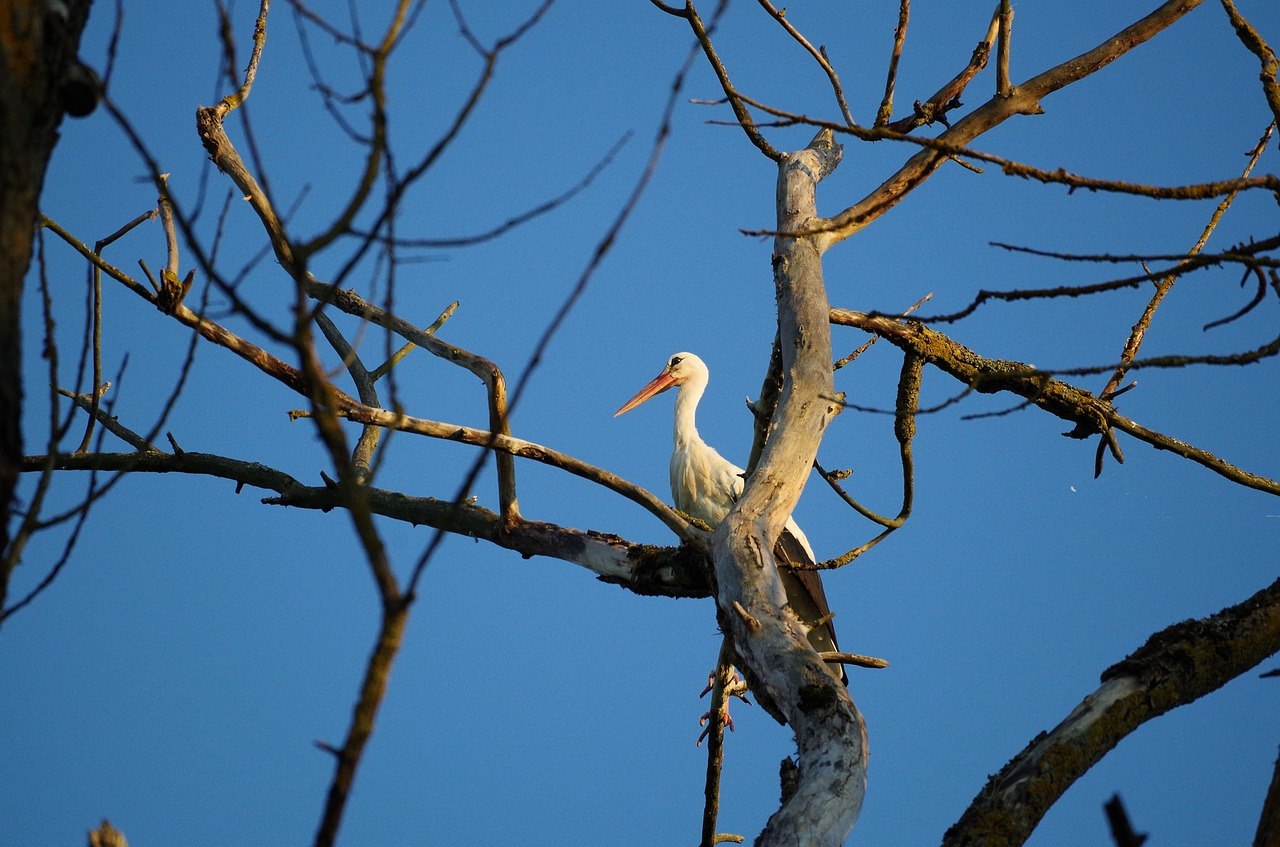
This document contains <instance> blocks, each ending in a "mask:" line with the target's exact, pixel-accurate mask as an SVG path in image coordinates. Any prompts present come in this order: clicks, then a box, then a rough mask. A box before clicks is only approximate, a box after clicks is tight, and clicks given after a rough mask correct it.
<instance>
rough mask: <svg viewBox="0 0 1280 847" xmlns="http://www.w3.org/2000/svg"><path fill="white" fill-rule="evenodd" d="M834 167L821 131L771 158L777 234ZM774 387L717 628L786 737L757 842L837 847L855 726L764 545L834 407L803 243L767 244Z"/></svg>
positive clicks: (863, 750) (860, 747)
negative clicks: (785, 790) (792, 752)
mask: <svg viewBox="0 0 1280 847" xmlns="http://www.w3.org/2000/svg"><path fill="white" fill-rule="evenodd" d="M839 161H840V147H839V146H838V145H836V144H834V143H833V141H832V135H831V133H830V132H829V131H828V130H823V131H822V132H820V133H819V134H818V136H817V137H816V138H814V140H813V141H812V142H811V143H810V144H809V146H808V147H806V148H805V149H804V150H800V151H798V152H795V153H786V154H783V155H782V156H781V158H780V159H779V161H778V195H777V204H778V230H779V232H797V231H803V230H805V229H807V228H809V227H811V226H812V224H813V223H814V222H816V221H817V220H818V217H817V207H816V199H815V189H816V187H817V184H818V182H819V181H820V180H821V179H822V178H823V177H825V176H826V175H827V174H828V173H830V172H831V171H832V170H833V169H834V168H835V166H836V165H837V164H838V163H839ZM773 267H774V283H775V286H776V294H777V298H778V326H779V338H780V341H781V344H780V350H781V355H782V373H783V387H782V393H781V395H780V396H779V399H778V407H777V411H776V413H775V415H774V419H773V424H772V427H771V432H770V435H769V438H768V440H767V442H766V444H765V447H764V450H763V452H762V453H761V456H760V462H759V464H758V465H757V466H756V468H755V471H754V472H753V473H752V475H751V478H750V479H749V480H748V481H747V486H746V489H745V491H744V492H743V496H742V498H741V499H740V500H739V501H738V503H737V505H736V506H735V508H734V509H733V511H731V512H730V513H729V515H728V517H726V518H725V520H724V521H723V522H722V523H721V524H720V527H719V528H718V530H717V531H716V533H715V534H714V536H713V540H712V544H713V547H712V554H713V560H714V568H715V577H716V584H717V597H716V602H717V604H718V608H719V612H720V621H721V625H722V627H723V628H724V629H725V631H726V632H728V633H730V634H731V637H732V638H733V642H734V646H735V648H736V650H737V652H738V655H739V657H740V658H742V659H743V660H744V664H745V669H746V670H747V672H748V676H749V678H750V680H751V684H752V689H753V690H754V691H755V693H756V695H757V698H758V699H759V701H760V702H761V704H762V705H765V706H767V707H769V708H770V710H771V711H773V712H775V716H778V717H781V718H784V719H785V720H786V722H787V723H788V724H789V725H790V726H791V728H792V729H793V730H794V731H795V734H796V747H797V753H798V756H799V776H798V780H797V782H796V786H795V791H794V793H791V794H790V796H789V797H788V798H787V800H786V802H785V803H783V805H782V807H781V808H780V809H778V811H777V812H775V813H774V815H773V816H772V817H771V818H770V819H769V822H768V824H767V825H766V827H765V829H764V832H763V833H761V835H760V838H759V840H758V841H757V844H760V845H838V844H842V843H843V842H844V840H845V837H846V836H848V834H849V831H850V830H851V829H852V828H853V824H854V822H855V821H856V820H857V818H858V813H859V812H860V811H861V808H862V797H863V793H864V791H865V788H866V759H867V744H866V727H865V725H864V723H863V721H862V716H861V715H860V714H859V713H858V710H857V708H856V707H855V706H854V704H853V701H852V699H851V698H850V696H849V693H848V691H847V690H846V689H845V687H844V686H843V685H841V684H840V683H839V682H838V681H837V680H836V678H835V677H834V676H832V675H831V674H830V673H828V672H827V671H826V669H825V668H824V667H823V663H822V660H821V659H820V658H819V657H818V654H817V653H816V652H814V650H813V648H812V647H810V645H809V642H808V639H807V638H806V635H805V631H804V628H803V627H802V626H801V624H800V621H799V620H798V619H797V618H796V617H795V615H793V614H791V612H790V611H789V610H787V609H786V608H785V604H786V594H785V592H784V590H783V586H782V582H781V580H780V579H779V576H778V569H777V566H776V562H775V561H774V558H773V548H774V542H775V541H776V540H777V538H778V535H779V534H780V533H781V532H782V528H783V525H784V524H785V522H786V520H787V518H788V517H789V516H790V515H791V511H792V509H793V508H794V507H795V504H796V502H797V501H798V500H799V498H800V492H801V491H802V490H803V488H804V483H805V480H806V479H807V478H808V470H809V468H810V467H811V466H812V464H813V460H814V457H815V456H816V455H817V450H818V445H819V444H820V443H821V441H822V436H823V433H824V432H825V431H826V428H827V425H828V424H829V423H830V422H831V420H832V419H833V418H834V417H835V415H836V413H837V412H838V411H839V409H840V407H839V405H838V403H837V402H836V401H835V388H834V384H833V375H832V371H831V335H830V329H829V326H828V315H829V312H830V307H829V305H828V303H827V292H826V287H825V285H824V284H823V278H822V258H821V248H820V246H819V244H818V241H817V239H815V238H813V237H811V236H803V237H786V236H783V237H779V238H778V239H777V240H776V241H775V243H774V254H773Z"/></svg>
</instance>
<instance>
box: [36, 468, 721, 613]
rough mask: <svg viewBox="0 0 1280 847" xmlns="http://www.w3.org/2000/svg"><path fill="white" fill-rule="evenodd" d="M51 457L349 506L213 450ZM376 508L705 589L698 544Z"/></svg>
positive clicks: (630, 585) (428, 506) (397, 499)
mask: <svg viewBox="0 0 1280 847" xmlns="http://www.w3.org/2000/svg"><path fill="white" fill-rule="evenodd" d="M46 462H49V463H51V464H52V465H53V466H54V468H55V470H58V471H93V470H97V471H129V472H133V473H161V474H163V473H177V474H189V475H196V476H210V477H217V478H220V479H225V480H228V481H229V482H233V483H235V490H236V491H237V492H238V491H240V490H241V489H242V488H243V487H244V486H251V487H253V488H260V489H264V490H267V491H271V492H275V494H276V495H277V496H272V497H268V498H266V499H265V500H263V502H264V503H266V504H268V505H276V506H292V507H294V508H300V509H314V510H318V511H325V512H327V511H330V510H333V509H335V508H342V506H343V504H342V502H341V500H340V498H339V496H338V494H337V493H336V492H335V491H334V490H333V488H332V487H330V486H328V485H319V486H306V485H303V484H302V483H300V482H299V481H298V480H297V479H295V478H294V477H292V476H290V475H289V474H287V473H284V472H283V471H279V470H277V469H275V468H272V467H269V466H267V465H263V464H261V463H258V462H248V461H243V460H240V459H233V458H229V457H226V456H220V455H216V454H212V453H201V452H197V451H192V450H184V451H182V452H181V453H169V452H164V451H160V450H158V449H154V448H152V449H150V450H146V451H138V452H128V453H88V454H79V455H70V454H56V455H52V456H28V457H26V458H25V459H24V460H23V468H22V469H23V471H24V472H27V473H33V472H39V470H40V468H41V467H43V466H44V464H45V463H46ZM367 490H368V498H369V505H370V508H371V509H372V510H373V512H374V513H375V514H378V515H381V516H383V517H386V518H389V519H392V520H396V521H400V522H403V523H408V524H413V525H422V526H433V527H442V528H444V529H447V530H448V531H449V532H452V533H455V534H457V535H462V536H465V537H469V538H479V539H482V540H484V541H487V542H490V543H492V544H495V545H497V546H500V547H503V548H506V549H509V550H513V551H515V552H517V553H519V554H521V555H522V556H525V557H528V556H545V557H549V558H555V559H560V560H563V561H566V562H570V563H573V564H577V565H581V566H582V567H585V568H587V569H588V570H591V571H593V572H594V573H596V574H597V575H598V576H599V577H600V578H601V579H602V580H604V581H606V582H610V583H613V584H616V585H619V586H622V587H624V588H627V589H628V590H631V591H634V592H636V593H639V594H644V595H653V596H667V597H706V596H707V595H708V593H709V590H710V588H709V586H708V584H707V580H706V573H705V566H704V562H705V559H704V558H703V555H702V553H701V552H699V551H698V549H697V548H696V547H693V546H683V547H679V548H675V547H657V546H653V545H648V544H636V543H634V542H630V541H627V540H625V539H623V538H620V537H619V536H616V535H610V534H608V533H602V532H596V531H592V530H576V529H571V528H568V527H561V526H557V525H555V524H550V523H543V522H539V521H532V520H523V521H521V522H520V523H519V524H518V525H517V526H516V527H515V528H514V529H509V528H504V527H503V526H502V522H501V519H500V516H499V515H498V514H496V513H495V512H493V511H491V510H489V509H486V508H484V507H482V506H478V505H476V504H474V503H462V504H456V503H451V502H448V501H445V500H437V499H435V498H432V497H412V496H409V495H407V494H401V493H400V492H397V491H387V490H385V489H379V488H372V487H371V488H368V489H367Z"/></svg>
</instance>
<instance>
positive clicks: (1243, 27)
mask: <svg viewBox="0 0 1280 847" xmlns="http://www.w3.org/2000/svg"><path fill="white" fill-rule="evenodd" d="M1222 8H1224V9H1226V10H1227V17H1229V18H1230V19H1231V26H1232V27H1233V28H1234V29H1235V31H1236V36H1237V37H1239V39H1240V43H1241V44H1243V45H1244V46H1245V47H1247V48H1248V50H1249V52H1250V53H1252V54H1253V55H1255V56H1257V57H1258V62H1259V63H1260V64H1261V65H1262V70H1261V73H1259V75H1258V78H1259V79H1260V80H1261V82H1262V93H1263V96H1265V97H1266V98H1267V105H1268V106H1270V107H1271V114H1272V116H1273V117H1274V119H1275V121H1276V122H1277V123H1280V82H1277V80H1276V73H1277V71H1280V60H1277V59H1276V53H1275V51H1274V50H1272V49H1271V45H1270V44H1267V42H1266V39H1264V38H1263V37H1262V35H1261V34H1259V32H1258V30H1257V29H1256V28H1254V26H1253V24H1251V23H1249V21H1248V20H1246V19H1245V17H1244V15H1242V14H1240V12H1239V10H1237V9H1236V4H1235V3H1233V2H1232V0H1222Z"/></svg>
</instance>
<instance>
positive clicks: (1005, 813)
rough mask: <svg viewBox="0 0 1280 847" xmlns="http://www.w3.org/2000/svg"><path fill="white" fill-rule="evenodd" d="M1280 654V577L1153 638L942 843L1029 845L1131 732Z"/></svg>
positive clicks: (1006, 772)
mask: <svg viewBox="0 0 1280 847" xmlns="http://www.w3.org/2000/svg"><path fill="white" fill-rule="evenodd" d="M1277 650H1280V580H1277V581H1276V582H1273V583H1272V584H1271V585H1270V586H1268V587H1267V588H1264V589H1263V590H1262V591H1259V592H1258V593H1257V594H1255V595H1253V596H1252V597H1250V598H1249V599H1248V600H1245V601H1244V602H1243V603H1240V604H1239V605H1236V606H1231V607H1229V608H1227V609H1223V610H1222V611H1221V612H1219V613H1217V614H1216V615H1211V616H1210V617H1207V618H1203V619H1201V620H1190V621H1185V622H1183V623H1180V624H1175V625H1174V626H1171V627H1169V628H1168V629H1165V630H1163V631H1161V632H1158V633H1156V634H1155V635H1153V636H1151V638H1150V639H1149V640H1148V641H1147V643H1146V644H1145V645H1143V646H1142V647H1141V648H1139V649H1138V650H1137V651H1135V652H1134V653H1133V654H1132V655H1131V656H1129V657H1128V658H1126V659H1124V660H1123V661H1121V662H1119V663H1118V664H1116V665H1113V666H1112V667H1110V668H1108V669H1107V670H1106V671H1104V672H1103V673H1102V685H1101V687H1099V688H1098V689H1097V690H1096V691H1094V692H1093V693H1092V694H1090V695H1089V696H1087V697H1085V698H1084V700H1083V701H1081V703H1080V704H1079V705H1078V706H1076V707H1075V709H1073V710H1072V712H1071V714H1069V715H1068V716H1067V717H1066V718H1065V719H1064V720H1063V721H1062V723H1060V724H1058V726H1056V727H1055V728H1054V729H1053V730H1052V731H1051V732H1049V733H1048V734H1047V735H1045V734H1042V735H1040V736H1037V737H1036V738H1035V739H1034V740H1033V741H1032V742H1031V743H1030V744H1028V745H1027V747H1026V748H1025V749H1024V750H1023V751H1022V752H1021V753H1019V754H1018V755H1017V756H1016V757H1014V758H1013V760H1012V761H1010V762H1009V763H1008V764H1007V765H1005V766H1004V768H1002V769H1001V771H1000V772H999V773H998V774H996V775H995V776H993V777H991V779H990V781H988V782H987V785H986V787H985V788H983V789H982V791H981V792H980V793H979V794H978V796H977V797H976V798H975V799H974V801H973V803H972V805H970V806H969V808H968V810H967V811H965V813H964V815H963V816H962V817H961V818H960V820H959V821H957V822H956V824H955V825H954V826H952V827H951V829H949V830H948V831H947V834H946V836H945V837H944V838H943V840H942V843H943V847H978V845H982V847H1005V845H1010V847H1012V845H1019V844H1022V843H1023V842H1024V841H1026V839H1027V838H1028V837H1029V836H1030V835H1031V831H1032V830H1033V829H1034V828H1035V826H1036V824H1037V823H1039V821H1040V819H1041V818H1042V817H1043V816H1044V813H1045V812H1046V811H1047V810H1048V809H1049V807H1050V806H1052V805H1053V804H1054V803H1055V802H1057V800H1058V798H1059V797H1061V796H1062V794H1063V792H1065V791H1066V790H1067V788H1069V787H1070V786H1071V784H1072V783H1073V782H1075V780H1076V779H1077V778H1079V777H1080V776H1081V775H1082V774H1084V773H1085V772H1086V771H1087V770H1089V768H1091V767H1093V765H1094V764H1096V763H1097V762H1098V761H1099V760H1100V759H1102V757H1103V756H1105V755H1106V754H1107V753H1108V752H1110V751H1111V750H1112V748H1114V747H1115V746H1116V744H1118V743H1119V742H1120V741H1121V740H1122V739H1123V738H1124V737H1125V736H1127V735H1129V733H1131V732H1133V731H1134V730H1136V729H1137V728H1138V727H1139V726H1141V725H1142V724H1143V723H1145V722H1147V721H1149V720H1151V719H1152V718H1156V717H1159V716H1160V715H1163V714H1164V713H1165V712H1168V711H1170V710H1172V709H1176V708H1177V707H1179V706H1185V705H1186V704H1188V703H1191V702H1193V701H1195V700H1197V699H1199V698H1200V697H1202V696H1204V695H1205V694H1208V693H1209V692H1211V691H1216V690H1217V689H1219V688H1221V687H1222V686H1223V685H1225V684H1227V683H1228V682H1230V681H1231V680H1233V679H1235V678H1236V677H1237V676H1240V675H1241V674H1243V673H1245V672H1247V671H1248V670H1249V669H1250V668H1253V667H1255V666H1256V665H1257V664H1258V663H1259V662H1261V661H1263V660H1264V659H1266V658H1267V657H1268V656H1270V655H1272V654H1274V653H1275V652H1276V651H1277Z"/></svg>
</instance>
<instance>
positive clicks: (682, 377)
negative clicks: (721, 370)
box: [613, 353, 707, 418]
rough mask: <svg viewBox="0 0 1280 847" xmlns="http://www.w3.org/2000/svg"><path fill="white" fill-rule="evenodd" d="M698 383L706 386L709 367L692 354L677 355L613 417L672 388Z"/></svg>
mask: <svg viewBox="0 0 1280 847" xmlns="http://www.w3.org/2000/svg"><path fill="white" fill-rule="evenodd" d="M697 381H700V382H702V383H703V384H706V381H707V366H706V365H705V364H704V363H703V361H702V360H701V359H699V358H698V357H697V356H695V355H693V354H692V353H677V354H675V355H674V356H672V357H671V358H670V359H668V360H667V364H666V367H664V368H663V369H662V373H660V374H658V375H657V376H655V377H654V378H653V380H652V381H651V382H650V383H649V384H648V385H646V386H645V387H644V388H641V389H640V390H639V391H638V392H637V393H636V396H635V397H632V398H631V399H630V400H628V401H627V402H626V403H623V404H622V408H621V409H619V410H618V411H616V412H614V413H613V416H614V417H615V418H616V417H617V416H618V415H621V414H625V413H626V412H629V411H631V410H632V409H634V408H635V407H636V406H639V405H640V404H641V403H643V402H644V401H646V400H648V399H649V398H650V397H656V396H657V395H659V394H661V393H662V392H664V391H666V390H667V389H668V388H671V387H672V386H675V385H684V384H685V383H687V382H697Z"/></svg>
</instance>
